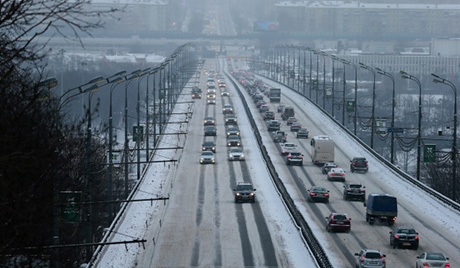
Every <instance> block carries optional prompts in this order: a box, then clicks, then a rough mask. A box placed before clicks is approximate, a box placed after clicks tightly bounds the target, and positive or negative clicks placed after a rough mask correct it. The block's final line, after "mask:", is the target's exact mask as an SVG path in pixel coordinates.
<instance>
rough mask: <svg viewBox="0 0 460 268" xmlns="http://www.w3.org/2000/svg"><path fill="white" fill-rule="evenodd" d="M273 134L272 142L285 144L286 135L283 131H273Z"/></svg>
mask: <svg viewBox="0 0 460 268" xmlns="http://www.w3.org/2000/svg"><path fill="white" fill-rule="evenodd" d="M272 133H273V141H274V142H282V143H285V142H286V138H287V134H286V133H285V132H284V131H281V130H278V131H274V132H272Z"/></svg>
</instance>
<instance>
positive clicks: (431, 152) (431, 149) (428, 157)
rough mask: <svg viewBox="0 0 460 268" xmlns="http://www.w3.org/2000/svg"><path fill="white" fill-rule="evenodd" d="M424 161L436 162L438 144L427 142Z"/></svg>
mask: <svg viewBox="0 0 460 268" xmlns="http://www.w3.org/2000/svg"><path fill="white" fill-rule="evenodd" d="M423 162H430V163H432V162H436V145H435V144H425V147H424V148H423Z"/></svg>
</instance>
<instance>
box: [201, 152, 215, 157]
mask: <svg viewBox="0 0 460 268" xmlns="http://www.w3.org/2000/svg"><path fill="white" fill-rule="evenodd" d="M201 155H202V156H213V155H214V154H213V153H212V152H203V153H202V154H201Z"/></svg>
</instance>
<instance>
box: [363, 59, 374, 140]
mask: <svg viewBox="0 0 460 268" xmlns="http://www.w3.org/2000/svg"><path fill="white" fill-rule="evenodd" d="M359 66H360V67H361V68H363V69H366V70H369V71H370V72H371V73H372V75H373V77H374V82H373V85H372V114H371V148H372V149H374V133H375V70H374V69H373V68H371V67H369V66H367V65H365V64H364V63H361V62H360V63H359Z"/></svg>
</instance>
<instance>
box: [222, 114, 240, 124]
mask: <svg viewBox="0 0 460 268" xmlns="http://www.w3.org/2000/svg"><path fill="white" fill-rule="evenodd" d="M237 120H238V119H237V118H236V116H235V115H234V114H227V115H226V116H225V124H226V125H236V124H237Z"/></svg>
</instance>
